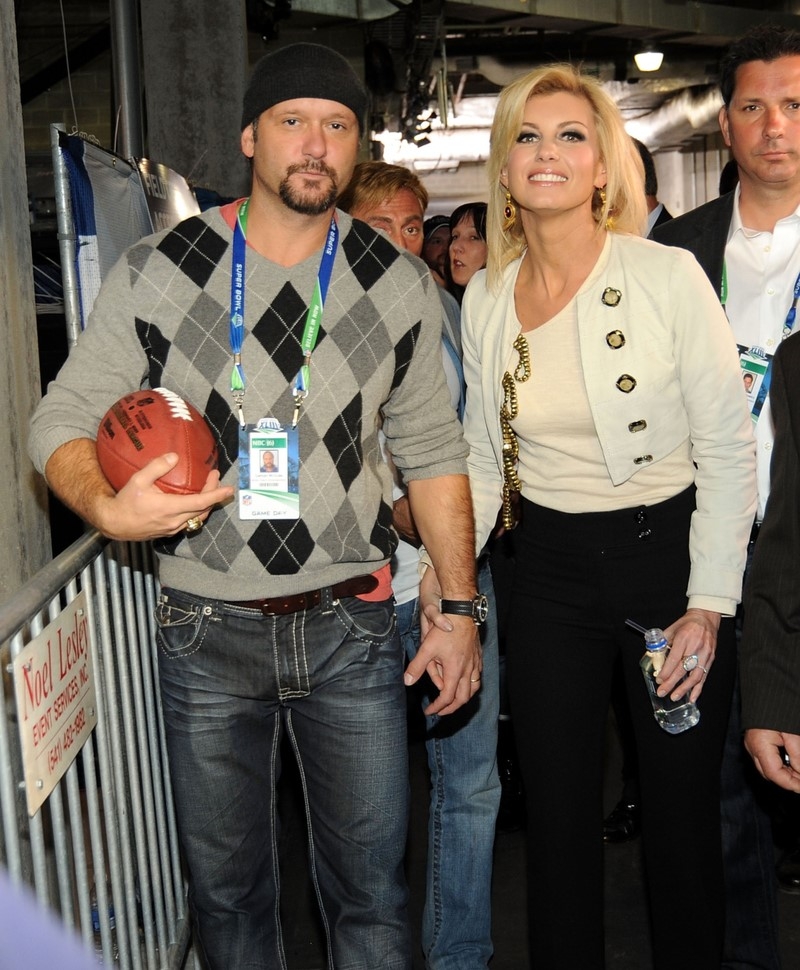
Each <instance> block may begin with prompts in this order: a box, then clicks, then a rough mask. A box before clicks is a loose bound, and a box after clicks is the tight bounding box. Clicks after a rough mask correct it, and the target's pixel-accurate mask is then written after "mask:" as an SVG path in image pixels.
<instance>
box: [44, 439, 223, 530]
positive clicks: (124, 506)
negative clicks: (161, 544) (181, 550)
mask: <svg viewBox="0 0 800 970" xmlns="http://www.w3.org/2000/svg"><path fill="white" fill-rule="evenodd" d="M177 462H178V456H177V455H175V454H167V455H162V456H161V457H160V458H154V459H153V461H151V462H150V463H149V464H147V465H145V467H144V468H141V469H140V470H139V471H138V472H135V473H134V474H133V475H132V476H131V478H130V481H129V482H128V483H127V485H125V487H124V488H122V489H120V491H119V492H115V491H114V489H113V488H112V487H111V485H110V484H109V483H108V481H107V479H106V477H105V476H104V475H103V473H102V471H101V470H100V465H99V464H98V462H97V451H96V449H95V444H94V441H92V440H90V439H89V438H76V439H74V440H73V441H69V442H67V443H66V444H65V445H62V446H61V447H60V448H58V449H56V451H55V452H53V454H52V455H51V456H50V460H49V461H48V462H47V468H46V469H45V474H46V478H47V481H48V484H49V485H50V487H51V488H52V489H53V491H54V492H55V493H56V495H58V497H59V498H60V499H61V500H62V501H63V502H64V503H65V504H66V505H68V506H69V507H70V508H71V509H73V511H75V512H77V514H78V515H80V517H81V518H82V519H84V520H85V521H86V522H88V523H89V524H90V525H93V526H94V527H95V528H96V529H98V530H99V531H100V532H102V533H103V535H106V536H108V537H109V538H111V539H123V540H130V541H137V540H142V539H156V538H161V537H163V536H171V535H175V534H176V533H178V532H180V531H181V530H182V529H185V528H186V523H187V521H188V520H189V519H191V518H194V517H197V518H199V519H200V520H201V521H205V520H206V519H207V518H208V516H209V513H210V512H211V510H212V509H213V507H214V506H215V505H218V504H220V503H222V502H227V501H229V500H230V499H231V497H232V496H233V489H232V488H231V487H230V486H220V484H219V472H217V471H213V472H210V473H209V476H208V478H207V479H206V483H205V486H204V487H203V490H202V492H198V493H197V494H193V495H172V494H169V493H167V492H162V491H161V489H160V488H159V487H158V486H157V485H156V484H155V483H156V481H157V480H158V479H159V478H161V477H162V476H163V475H165V474H166V473H167V472H168V471H169V470H170V469H171V468H174V467H175V465H176V464H177Z"/></svg>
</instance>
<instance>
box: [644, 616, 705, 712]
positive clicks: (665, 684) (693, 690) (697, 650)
mask: <svg viewBox="0 0 800 970" xmlns="http://www.w3.org/2000/svg"><path fill="white" fill-rule="evenodd" d="M719 623H720V614H719V613H714V612H712V611H711V610H698V609H690V610H687V611H686V612H685V613H684V615H683V616H682V617H681V618H680V619H679V620H676V621H675V622H674V623H673V624H672V625H671V626H668V627H667V628H666V630H664V636H666V638H667V643H669V645H670V648H669V654H668V655H667V659H666V660H665V661H664V666H663V667H662V668H661V673H660V674H659V676H658V677H657V681H658V683H659V684H660V687H659V688H658V695H659V697H666V696H667V695H669V696H670V697H671V699H672V700H674V701H677V700H680V698H681V697H684V696H685V695H686V694H687V692H688V694H689V700H690V701H696V700H697V698H698V697H699V696H700V694H701V693H702V690H703V685H704V684H705V682H706V677H708V674H709V671H710V670H711V666H712V664H713V663H714V654H715V653H716V650H717V631H718V630H719ZM683 677H685V678H686V680H685V681H683V683H682V684H681V685H680V687H679V688H678V689H677V690H676V687H677V685H678V683H679V681H681V679H682V678H683Z"/></svg>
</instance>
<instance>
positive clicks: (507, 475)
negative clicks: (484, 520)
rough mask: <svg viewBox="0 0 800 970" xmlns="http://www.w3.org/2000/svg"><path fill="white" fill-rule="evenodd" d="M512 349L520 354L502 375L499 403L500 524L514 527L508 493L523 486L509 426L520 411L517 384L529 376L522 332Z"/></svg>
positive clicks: (526, 351) (526, 348) (528, 363)
mask: <svg viewBox="0 0 800 970" xmlns="http://www.w3.org/2000/svg"><path fill="white" fill-rule="evenodd" d="M514 350H516V352H517V353H518V354H519V362H518V363H517V366H516V367H515V368H514V374H513V376H512V375H511V374H509V372H508V371H506V372H505V374H503V403H502V404H501V405H500V429H501V431H502V433H503V525H504V526H505V528H506V529H513V527H514V514H513V511H512V508H511V493H512V492H518V491H520V490H521V488H522V482H521V481H520V478H519V475H518V474H517V458H518V456H519V442H518V441H517V436H516V435H515V434H514V429H513V428H512V427H511V422H512V421H513V420H514V418H516V416H517V415H518V414H519V400H518V398H517V384H524V383H525V381H527V380H528V378H529V377H530V376H531V373H532V371H531V352H530V348H529V347H528V341H527V340H526V339H525V334H523V333H520V334H517V339H516V340H515V341H514Z"/></svg>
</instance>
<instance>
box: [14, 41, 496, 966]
mask: <svg viewBox="0 0 800 970" xmlns="http://www.w3.org/2000/svg"><path fill="white" fill-rule="evenodd" d="M325 92H328V93H330V94H331V96H332V97H335V98H336V100H328V99H327V98H326V96H325ZM365 107H366V95H365V92H364V89H363V87H362V85H361V84H360V82H359V81H358V79H357V78H356V76H355V74H354V73H353V72H352V70H351V68H350V67H349V65H348V64H347V62H346V61H344V59H343V58H341V57H340V55H338V54H336V53H335V52H333V51H331V50H328V49H327V48H323V47H319V46H317V45H310V44H299V45H292V46H291V47H287V48H283V49H281V50H278V51H276V52H274V53H272V54H268V55H267V56H266V57H264V58H262V60H261V61H260V62H259V64H258V65H257V66H256V68H255V70H254V73H253V77H252V79H251V82H250V85H249V87H248V90H247V93H246V95H245V102H244V111H243V117H242V129H243V130H242V150H243V152H244V154H245V155H246V156H247V157H248V158H250V159H252V166H253V181H252V190H251V195H250V198H249V200H246V203H245V202H240V203H235V204H233V205H230V206H224V207H222V208H221V209H214V210H211V211H209V212H207V213H205V214H203V215H201V216H197V217H194V218H191V219H189V220H187V221H185V222H183V223H182V224H181V225H179V226H178V227H176V228H175V229H173V230H167V231H165V232H162V233H159V234H157V235H154V236H151V237H148V238H147V239H144V240H142V241H141V242H140V243H138V244H137V245H135V246H133V247H132V248H131V249H130V250H129V251H128V252H127V253H126V254H125V255H124V256H123V257H122V259H121V260H120V262H119V263H118V264H117V266H116V267H115V268H114V269H113V270H112V271H111V273H110V274H109V276H108V278H107V280H106V281H105V282H104V285H103V288H102V291H101V293H100V294H99V296H98V298H97V301H96V303H95V308H94V311H93V314H92V317H91V319H90V322H89V326H88V327H87V330H86V332H85V334H84V335H83V337H82V338H81V340H80V341H79V343H78V346H77V347H76V348H75V350H74V351H73V353H72V354H71V355H70V358H69V360H68V361H67V363H66V365H65V366H64V368H63V370H62V372H61V374H60V375H59V377H58V379H57V380H56V381H55V382H54V383H53V384H52V385H51V387H50V388H49V390H48V394H47V396H46V397H45V398H44V400H43V401H42V403H41V405H40V406H39V409H38V410H37V413H36V415H35V416H34V419H33V423H32V433H31V454H32V455H33V457H34V461H35V462H36V463H37V466H38V467H39V469H40V470H42V471H43V472H44V473H45V475H46V477H47V479H48V482H49V484H50V485H51V487H52V488H53V490H54V491H55V492H56V493H57V494H58V495H59V496H60V497H61V498H62V499H63V500H65V501H66V502H67V504H69V505H70V506H71V507H72V508H74V509H75V510H76V511H77V512H78V513H79V514H81V515H82V516H83V517H84V518H85V519H86V520H87V521H88V522H90V523H91V524H92V525H94V526H95V527H97V528H98V529H99V530H100V531H101V532H103V533H105V534H106V535H109V536H111V537H114V538H120V539H152V540H154V542H155V548H156V551H157V553H158V559H159V578H160V581H161V586H162V595H161V598H160V601H159V604H158V608H157V611H156V618H157V621H158V644H159V674H160V686H161V694H162V701H163V708H164V719H165V727H166V733H167V745H168V750H169V756H170V771H171V775H172V783H173V789H174V793H175V799H176V808H177V813H178V822H179V830H180V835H181V842H182V847H183V851H184V855H185V858H186V863H187V866H188V870H189V874H190V903H191V908H192V912H193V914H194V916H195V920H196V926H197V932H198V942H199V949H200V951H201V952H202V954H203V956H204V959H205V961H206V963H207V965H208V967H209V968H210V970H218V968H223V967H224V968H226V970H229V968H237V970H239V968H244V967H247V968H248V970H250V968H252V970H267V968H272V967H276V966H283V965H285V963H284V955H283V949H282V940H281V930H280V913H279V886H278V875H277V831H276V830H277V813H276V799H275V789H276V784H277V780H278V776H279V773H280V745H279V741H280V738H281V736H282V734H283V733H284V732H285V733H286V734H287V735H288V738H289V740H290V743H291V745H292V747H293V750H294V753H295V755H296V757H297V760H298V764H299V767H300V772H301V776H302V779H303V786H304V793H305V797H306V804H307V813H308V830H309V840H310V847H311V862H312V878H313V881H314V885H315V888H316V891H317V898H318V901H319V904H320V910H321V914H322V919H323V925H324V927H325V930H326V935H327V940H328V964H329V966H330V967H346V968H347V970H379V968H380V970H408V968H409V967H410V965H411V960H410V955H409V953H410V951H409V939H408V928H407V920H406V899H407V891H406V886H405V882H404V877H403V870H402V860H403V854H404V848H405V833H406V825H407V812H408V776H407V764H406V744H405V698H404V688H403V681H404V680H405V683H406V684H410V683H413V682H414V681H415V680H416V679H417V678H418V677H419V676H420V675H421V674H422V673H423V672H424V671H426V670H427V672H428V673H429V674H430V675H431V676H432V678H433V680H434V682H435V684H436V685H437V687H438V688H439V694H438V697H437V698H436V699H435V700H434V701H433V702H432V703H431V705H430V708H429V711H430V712H431V713H439V714H448V713H450V712H452V711H454V710H456V709H457V708H458V707H460V706H461V705H462V704H463V703H464V702H466V701H467V700H468V699H469V698H470V697H471V696H472V695H473V694H474V693H475V691H476V690H477V689H478V687H479V683H480V671H481V656H480V646H479V642H478V636H477V627H476V622H477V620H478V619H479V616H478V614H477V613H476V614H475V615H476V621H475V622H473V619H472V616H471V615H467V614H469V612H470V609H471V605H472V604H471V601H472V600H473V599H474V598H477V597H476V580H475V562H474V536H473V527H472V511H471V502H470V494H469V487H468V482H467V478H466V474H465V472H466V467H465V457H466V447H465V445H464V443H463V440H462V437H461V432H460V428H459V424H458V421H457V419H456V417H455V415H454V414H453V412H452V409H451V408H450V407H449V403H448V402H449V397H448V392H447V388H446V384H445V379H444V375H443V370H442V362H441V350H440V333H441V311H440V305H439V298H438V295H437V291H436V285H435V284H434V283H433V281H432V280H431V278H430V276H429V275H428V273H427V271H425V269H424V267H423V266H422V265H421V264H420V263H419V262H418V261H417V260H414V259H413V258H411V257H409V256H408V255H406V254H404V253H400V252H398V251H397V250H396V249H395V248H394V247H393V246H392V245H391V244H390V243H389V242H388V241H387V240H386V239H385V238H383V237H382V236H381V235H380V234H378V233H375V232H374V231H373V230H371V229H370V228H369V227H367V226H365V225H363V224H355V223H353V221H352V220H351V219H350V218H349V216H347V215H345V214H344V213H342V212H337V211H336V210H335V199H336V196H337V194H338V192H339V190H340V189H341V187H342V186H343V185H345V184H346V183H347V181H348V179H349V177H350V175H351V173H352V170H353V166H354V164H355V161H356V155H357V150H358V141H359V132H360V125H361V118H362V116H363V113H364V109H365ZM336 230H338V242H337V241H336V239H335V238H334V236H335V232H336ZM245 238H246V244H245V242H244V240H245ZM237 247H239V248H237ZM326 254H327V255H326ZM325 273H329V274H330V283H329V286H327V287H326V286H325V285H324V283H323V277H324V275H325ZM237 280H240V283H238V284H237V282H236V281H237ZM237 285H238V287H239V289H238V290H237ZM315 290H316V291H317V292H319V293H321V294H322V296H321V297H318V298H317V299H316V303H317V304H319V305H320V307H319V308H320V310H321V323H320V326H319V332H318V334H317V335H316V339H315V340H313V341H312V344H313V347H312V349H311V351H310V356H307V357H304V352H303V349H302V347H301V342H303V341H305V340H306V337H307V335H308V332H309V325H308V322H307V320H308V318H309V306H310V305H312V306H313V305H314V302H315V301H314V298H313V294H314V293H315ZM237 293H238V297H237V296H236V294H237ZM237 299H240V300H241V303H237V302H236V300H237ZM236 307H241V311H240V312H241V317H243V321H244V326H243V339H241V348H240V353H241V356H240V361H241V367H240V369H239V370H238V373H239V375H240V381H239V382H236V381H234V383H241V387H239V389H238V391H237V394H236V395H235V396H234V395H232V393H231V381H232V371H233V369H234V366H233V365H234V363H238V362H239V358H238V357H235V356H234V355H235V354H236V353H237V345H236V344H235V343H234V342H233V328H231V327H230V326H229V322H230V320H231V317H232V315H233V316H234V321H235V320H236V317H235V312H239V311H235V310H234V309H232V308H236ZM306 349H308V347H306ZM304 362H305V363H306V364H307V365H308V366H307V368H306V369H305V370H304V369H303V366H302V365H303V364H304ZM300 375H303V384H302V387H301V391H302V393H300V394H298V393H297V382H298V381H299V380H300ZM142 386H150V387H157V386H163V387H166V388H168V389H169V390H171V391H173V392H174V393H176V394H179V395H181V396H182V397H184V398H185V399H187V400H189V401H191V402H192V403H193V404H195V406H197V407H198V408H199V409H200V410H201V411H202V412H203V413H204V414H205V417H206V419H207V421H208V422H209V424H210V425H211V427H212V429H213V430H214V433H215V434H216V436H217V437H218V439H219V442H220V466H219V471H218V472H213V473H211V474H210V475H209V478H208V481H207V483H206V487H205V489H204V491H203V492H202V493H200V494H199V495H190V496H176V495H168V494H165V493H162V492H161V491H160V490H159V489H158V488H157V486H156V484H155V483H156V481H157V480H158V478H159V477H161V476H162V475H164V474H165V473H166V472H167V471H168V470H169V468H171V467H172V466H173V465H174V463H175V461H176V456H175V455H169V454H168V455H164V456H162V457H160V458H157V459H155V460H154V461H152V462H150V464H149V465H147V466H146V467H145V468H144V469H142V470H141V471H139V472H137V473H136V474H134V475H133V477H132V478H131V480H130V482H129V483H128V484H127V485H126V486H125V487H124V488H123V489H121V491H120V492H119V493H115V492H114V491H113V489H112V488H111V487H110V485H109V484H108V482H107V481H106V480H105V478H104V476H103V475H102V472H101V471H100V468H99V465H98V464H97V458H96V452H95V444H94V438H95V436H96V430H97V426H98V423H99V421H100V418H101V417H102V415H103V414H104V412H105V411H106V409H107V408H108V407H109V406H110V405H111V404H112V403H113V402H114V401H115V400H117V399H118V398H119V397H121V396H122V395H123V394H124V393H127V392H129V391H130V390H132V389H134V388H138V387H142ZM381 421H382V423H383V430H384V433H385V434H386V436H387V439H388V440H389V441H390V444H391V449H392V453H393V455H394V459H395V462H396V464H397V466H398V467H399V468H400V469H401V470H402V473H403V476H404V478H405V479H406V481H408V483H409V498H410V501H411V504H412V509H413V514H414V518H415V520H416V522H417V527H418V530H419V533H420V535H421V536H422V538H423V539H424V541H425V544H426V547H427V548H428V551H429V553H430V555H431V558H432V560H433V562H434V565H435V567H436V575H437V576H438V580H437V581H438V582H439V583H440V585H441V589H440V590H437V591H436V592H438V593H439V594H440V595H441V596H442V597H444V598H445V599H446V600H453V601H455V604H453V605H454V607H455V608H454V610H453V612H454V615H452V616H451V617H449V619H450V620H451V623H450V626H451V627H452V629H451V630H450V631H449V632H448V631H447V630H445V629H444V628H443V627H442V626H441V624H440V626H439V627H435V626H432V627H431V628H430V630H429V631H428V632H427V635H426V636H425V638H424V639H423V642H422V645H421V647H420V650H419V653H418V655H417V657H416V658H415V659H414V661H413V662H412V663H411V664H409V666H408V667H407V668H406V671H405V675H404V672H403V656H402V650H401V648H400V645H399V641H398V638H397V633H396V629H395V623H394V616H393V602H392V599H391V589H390V574H389V560H390V558H391V554H392V552H393V550H394V547H395V544H396V535H395V533H394V531H393V529H392V525H391V519H392V483H391V478H390V474H389V471H388V469H387V467H386V465H385V463H384V462H383V460H382V458H381V453H380V448H379V444H378V427H379V425H380V423H381ZM264 427H266V428H269V429H272V431H274V432H275V433H277V434H278V435H282V436H283V439H282V440H285V441H286V442H287V449H288V450H287V454H289V455H291V453H292V452H291V448H290V447H289V446H288V443H290V442H294V446H293V447H294V448H295V450H296V451H295V453H296V455H297V458H298V461H297V462H296V464H297V467H298V469H299V471H298V474H297V475H296V479H297V482H296V485H297V491H296V492H295V494H294V498H295V500H296V511H295V512H294V513H289V514H286V512H285V511H283V512H280V513H275V512H274V510H273V511H267V512H264V513H259V515H254V514H253V511H252V508H253V503H254V502H258V501H260V500H261V498H262V497H263V493H266V491H268V490H266V489H259V488H258V487H257V486H258V484H259V483H258V480H257V479H258V471H257V467H255V466H256V463H255V462H253V463H252V465H251V463H250V460H249V456H250V455H251V454H253V453H254V451H253V448H254V446H253V441H254V440H255V439H254V437H253V436H254V435H256V434H257V433H258V429H259V428H264ZM248 442H249V445H248ZM289 491H291V488H290V489H289ZM187 525H188V531H187ZM429 576H433V573H432V572H431V573H429ZM443 606H444V604H443Z"/></svg>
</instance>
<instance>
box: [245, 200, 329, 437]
mask: <svg viewBox="0 0 800 970" xmlns="http://www.w3.org/2000/svg"><path fill="white" fill-rule="evenodd" d="M249 201H250V200H249V199H245V200H244V202H243V203H242V204H241V206H240V207H239V212H238V215H237V218H236V222H235V224H234V227H233V257H232V262H233V267H232V273H231V314H230V327H229V333H230V345H231V352H232V354H233V370H232V372H231V394H232V395H233V400H234V401H235V403H236V409H237V411H238V413H239V424H240V425H241V427H244V426H245V420H244V393H245V389H246V387H247V382H246V380H245V376H244V368H243V367H242V343H243V342H244V286H245V261H246V256H247V238H246V237H247V207H248V204H249ZM338 243H339V228H338V226H337V224H336V217H335V216H334V217H333V218H332V219H331V226H330V229H329V230H328V236H327V239H326V241H325V246H324V248H323V250H322V259H321V260H320V264H319V270H318V272H317V281H316V283H315V285H314V293H313V295H312V298H311V303H310V305H309V308H308V313H307V314H306V322H305V327H304V329H303V336H302V340H301V348H302V351H303V363H302V365H301V367H300V370H299V371H298V374H297V378H296V379H295V384H294V390H293V396H294V404H295V408H294V416H293V418H292V427H293V428H294V427H296V426H297V420H298V418H299V416H300V407H301V405H302V402H303V400H304V399H305V398H306V396H307V395H308V388H309V383H310V378H311V373H310V368H309V364H310V361H311V352H312V351H313V349H314V346H315V345H316V342H317V338H318V336H319V328H320V323H321V321H322V310H323V307H324V305H325V297H326V296H327V293H328V284H329V283H330V280H331V273H332V272H333V262H334V259H335V258H336V249H337V246H338Z"/></svg>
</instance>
